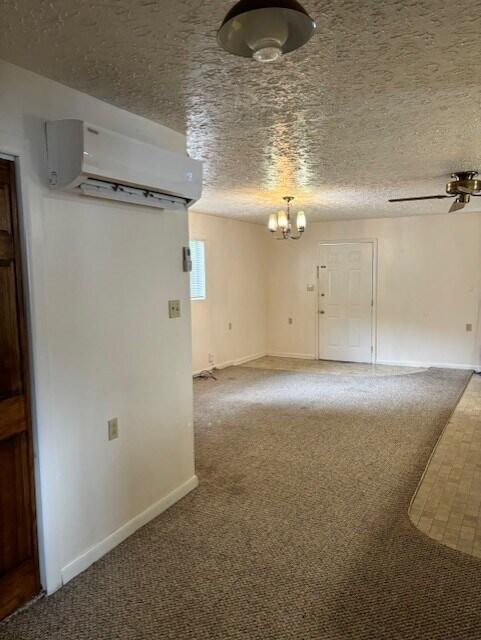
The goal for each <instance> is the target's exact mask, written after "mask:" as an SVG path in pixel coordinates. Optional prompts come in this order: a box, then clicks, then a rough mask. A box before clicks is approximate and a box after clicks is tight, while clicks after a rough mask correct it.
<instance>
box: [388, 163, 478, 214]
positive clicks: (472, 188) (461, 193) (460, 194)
mask: <svg viewBox="0 0 481 640" xmlns="http://www.w3.org/2000/svg"><path fill="white" fill-rule="evenodd" d="M477 175H478V172H477V171H456V172H455V173H452V174H451V177H452V178H453V180H450V181H449V182H448V183H447V185H446V195H435V196H416V197H412V198H390V199H389V202H410V201H413V200H441V199H443V198H456V199H455V200H454V202H453V204H452V205H451V207H450V209H449V213H452V212H453V211H459V210H460V209H464V207H465V206H466V205H467V204H468V202H469V201H470V200H471V196H481V180H480V179H479V178H477V177H476V176H477Z"/></svg>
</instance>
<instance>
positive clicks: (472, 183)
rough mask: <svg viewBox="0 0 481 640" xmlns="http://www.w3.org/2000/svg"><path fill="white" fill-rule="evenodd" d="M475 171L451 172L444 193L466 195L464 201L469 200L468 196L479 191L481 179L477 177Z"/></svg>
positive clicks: (480, 190) (480, 189)
mask: <svg viewBox="0 0 481 640" xmlns="http://www.w3.org/2000/svg"><path fill="white" fill-rule="evenodd" d="M477 175H478V172H477V171H459V172H457V173H453V174H452V177H453V178H454V180H451V181H450V182H448V184H447V185H446V193H449V194H450V195H459V196H468V197H467V198H466V200H463V201H464V202H469V196H471V195H473V194H478V193H479V192H481V180H479V179H477V178H476V176H477Z"/></svg>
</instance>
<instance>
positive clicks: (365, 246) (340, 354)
mask: <svg viewBox="0 0 481 640" xmlns="http://www.w3.org/2000/svg"><path fill="white" fill-rule="evenodd" d="M373 253H374V251H373V243H372V242H356V243H354V242H351V243H334V244H321V255H320V263H319V358H320V359H321V360H341V361H345V362H372V351H373V350H372V316H373V257H374V256H373Z"/></svg>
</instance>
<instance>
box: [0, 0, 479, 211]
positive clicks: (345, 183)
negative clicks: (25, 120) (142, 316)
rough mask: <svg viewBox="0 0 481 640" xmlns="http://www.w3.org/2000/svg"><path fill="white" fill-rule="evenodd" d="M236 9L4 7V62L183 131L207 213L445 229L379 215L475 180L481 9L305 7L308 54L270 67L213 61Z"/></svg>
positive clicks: (417, 4) (161, 4)
mask: <svg viewBox="0 0 481 640" xmlns="http://www.w3.org/2000/svg"><path fill="white" fill-rule="evenodd" d="M232 4H233V3H231V2H225V1H223V0H158V1H153V0H137V1H135V0H134V1H132V0H116V1H113V0H97V1H95V2H93V1H90V2H86V1H84V2H78V0H50V1H48V2H46V1H43V0H35V1H32V0H30V1H28V0H17V1H16V2H13V1H9V0H7V1H6V2H4V3H3V4H2V38H1V41H0V57H1V58H4V59H6V60H8V61H10V62H13V63H15V64H18V65H20V66H23V67H26V68H28V69H31V70H32V71H35V72H37V73H40V74H43V75H45V76H48V77H50V78H53V79H55V80H58V81H59V82H62V83H64V84H67V85H69V86H71V87H74V88H76V89H79V90H81V91H84V92H86V93H89V94H91V95H94V96H96V97H98V98H101V99H102V100H106V101H108V102H110V103H112V104H115V105H117V106H119V107H122V108H125V109H128V110H130V111H133V112H135V113H138V114H141V115H143V116H145V117H147V118H151V119H153V120H157V121H159V122H161V123H162V124H165V125H167V126H170V127H172V128H174V129H177V130H179V131H182V132H184V131H186V133H187V138H188V149H189V153H190V154H191V155H192V156H193V157H195V158H199V159H202V160H203V161H204V162H205V192H204V196H203V198H202V200H201V201H200V203H198V205H196V208H197V209H198V210H201V211H204V212H207V213H214V214H222V215H232V216H235V217H237V218H240V219H245V220H254V221H258V222H260V221H264V220H265V216H266V215H267V214H268V213H270V212H271V211H272V210H273V208H277V207H278V206H280V204H281V197H282V196H283V195H285V194H286V193H289V194H293V195H295V196H296V197H297V201H296V203H295V204H299V205H300V206H302V207H303V208H305V210H306V213H307V214H308V216H309V218H310V220H313V219H336V218H337V219H338V218H365V217H377V216H386V215H395V216H396V215H415V214H420V213H441V212H445V211H447V209H448V207H449V201H434V202H428V203H423V204H421V205H420V204H415V203H414V204H391V205H389V204H387V202H386V199H387V198H388V197H391V196H392V197H394V196H407V195H411V194H414V195H424V194H430V193H443V191H444V185H445V183H446V181H447V179H448V177H449V174H450V173H451V172H452V171H455V170H462V169H471V168H474V169H477V168H479V169H480V170H481V142H480V139H481V138H480V135H479V134H480V131H481V110H480V109H479V105H480V102H481V87H480V84H479V79H478V76H479V73H478V68H479V66H480V63H479V60H480V54H481V45H480V37H479V36H480V34H481V12H480V11H479V3H478V2H475V0H461V2H458V3H456V6H454V5H452V4H450V3H447V2H445V0H421V1H419V0H387V1H386V2H383V3H380V2H374V1H372V0H360V2H352V1H349V0H334V2H329V3H327V2H320V1H317V0H305V2H304V4H305V7H306V9H307V10H308V11H309V12H310V14H311V15H312V16H313V17H314V18H315V19H316V20H317V22H318V30H317V32H316V34H315V35H314V37H313V39H312V40H311V41H310V42H309V43H308V44H307V45H306V46H305V47H304V48H302V49H300V50H299V51H297V52H294V53H292V54H290V55H288V56H286V57H285V58H284V59H282V60H281V61H280V62H278V63H275V64H273V65H265V66H263V65H259V64H258V63H255V62H253V61H250V60H246V59H241V58H236V57H234V56H231V55H229V54H227V53H226V52H224V51H222V50H220V49H219V48H218V46H217V44H216V39H215V35H216V30H217V28H218V26H219V24H220V22H221V20H222V18H223V16H224V14H225V12H226V11H227V9H228V8H229V7H230V6H231V5H232ZM474 210H476V211H479V210H481V202H479V205H478V202H477V201H476V200H474V203H473V204H472V205H471V211H474Z"/></svg>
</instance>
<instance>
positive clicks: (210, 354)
mask: <svg viewBox="0 0 481 640" xmlns="http://www.w3.org/2000/svg"><path fill="white" fill-rule="evenodd" d="M208 359H209V364H214V354H213V353H209V355H208Z"/></svg>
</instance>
